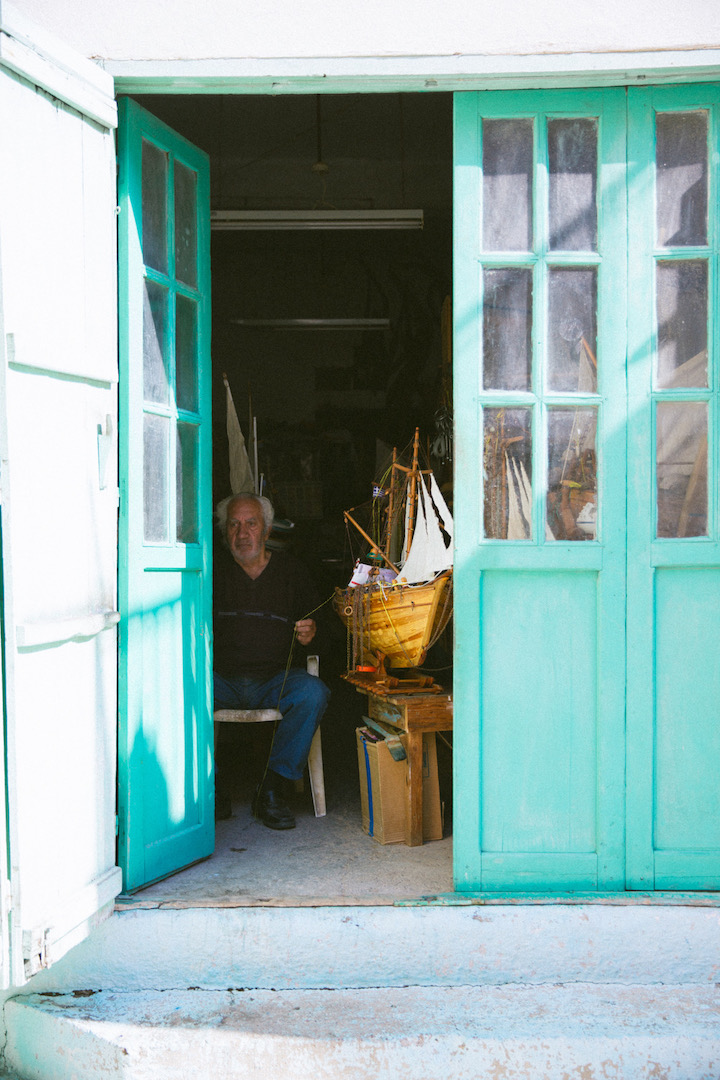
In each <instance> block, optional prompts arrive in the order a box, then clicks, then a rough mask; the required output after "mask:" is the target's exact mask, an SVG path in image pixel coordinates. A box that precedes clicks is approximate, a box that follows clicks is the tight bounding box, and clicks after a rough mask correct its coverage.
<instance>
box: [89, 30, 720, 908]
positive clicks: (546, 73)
mask: <svg viewBox="0 0 720 1080" xmlns="http://www.w3.org/2000/svg"><path fill="white" fill-rule="evenodd" d="M670 56H672V58H673V59H674V60H676V61H677V64H676V65H673V66H670V65H669V63H668V61H669V59H670ZM386 59H387V58H386ZM546 59H547V61H548V63H547V65H546V66H545V67H544V69H543V71H542V72H540V73H538V70H537V58H533V57H532V56H531V57H528V58H517V57H514V58H513V70H512V73H511V74H510V75H508V73H507V60H506V58H498V60H497V61H493V60H492V58H491V62H490V64H488V62H487V61H488V58H486V57H482V58H470V60H467V58H465V59H464V67H465V70H464V72H463V74H458V73H457V72H456V71H454V70H452V68H453V63H451V62H449V61H448V58H446V57H437V58H430V59H429V60H427V59H422V60H418V59H415V58H412V57H410V58H400V59H398V58H392V59H390V60H388V63H387V65H386V64H384V63H383V64H382V65H381V66H384V67H385V71H384V72H382V73H378V63H379V61H377V60H375V59H374V60H373V62H372V63H368V64H367V68H366V70H362V69H363V65H364V62H360V63H358V62H357V61H355V60H352V59H348V58H335V59H333V60H331V61H328V63H327V64H324V67H325V68H327V69H328V70H327V71H326V72H325V73H324V74H322V75H317V74H316V73H315V72H316V70H317V62H316V61H308V60H304V59H297V60H292V61H289V62H287V63H286V64H283V65H282V67H283V71H282V72H281V71H280V67H281V65H280V62H279V61H277V60H266V61H262V62H257V61H242V60H238V61H215V60H204V61H196V62H193V64H192V71H191V72H190V73H188V70H187V64H186V63H185V62H183V61H108V62H107V63H106V68H107V70H108V71H109V72H110V73H112V74H113V75H114V77H115V84H116V92H117V93H118V94H129V95H141V94H142V95H150V94H173V95H180V96H193V95H196V94H243V95H249V96H253V95H262V94H267V93H272V94H273V95H285V94H287V95H295V94H302V95H312V94H320V93H322V94H338V93H435V92H448V93H457V92H460V91H465V90H499V89H503V90H505V89H508V90H510V89H533V90H538V91H543V90H555V89H558V88H567V89H578V90H579V89H584V88H588V89H590V90H591V91H593V90H600V89H602V88H604V87H632V86H650V85H653V84H661V83H662V84H665V83H671V84H674V83H678V84H683V83H687V82H688V81H692V82H693V83H697V84H701V83H710V82H718V81H720V50H712V51H710V52H708V51H707V50H705V51H700V50H698V51H696V52H693V53H677V54H670V55H669V54H660V53H658V54H646V53H640V52H630V53H628V54H627V55H626V56H625V57H624V61H625V63H624V64H623V66H622V68H619V67H618V58H617V55H616V54H604V55H603V54H599V55H598V56H597V57H596V58H595V60H596V63H595V65H594V68H593V72H592V73H591V74H588V73H587V72H585V71H582V72H580V73H579V72H578V71H577V69H576V68H575V67H574V66H573V64H572V63H570V64H568V60H567V57H551V58H546ZM428 71H432V75H431V76H429V75H428ZM179 75H182V79H178V76H179ZM455 228H456V225H454V226H453V229H454V230H455ZM454 265H455V264H454ZM470 404H471V403H468V405H470ZM462 473H463V469H462V467H461V463H458V462H457V459H456V476H458V477H459V476H461V475H462ZM466 599H467V598H466V597H463V596H462V595H461V591H460V590H458V591H457V593H456V605H458V606H460V605H463V604H464V603H465V602H466ZM460 610H462V607H460ZM473 643H474V644H475V645H477V643H478V642H477V640H475V639H474V638H472V637H468V638H466V639H465V640H464V641H463V643H462V644H461V645H457V644H456V656H457V657H458V660H459V661H461V660H462V657H463V656H466V655H467V654H468V652H471V653H472V651H473V650H472V645H473ZM474 655H475V656H477V655H478V653H477V649H476V650H475V652H474ZM458 707H459V709H460V710H462V711H467V709H468V705H467V703H466V702H463V703H462V704H461V705H459V706H458ZM476 741H477V732H476ZM469 745H471V746H474V748H475V749H476V750H478V749H479V741H478V742H477V745H475V744H474V743H472V741H471V742H470V743H469ZM611 888H616V889H618V893H619V895H623V894H625V895H628V893H627V891H626V890H627V885H625V887H623V885H622V884H620V883H617V884H616V885H614V886H611ZM463 895H467V893H465V894H463Z"/></svg>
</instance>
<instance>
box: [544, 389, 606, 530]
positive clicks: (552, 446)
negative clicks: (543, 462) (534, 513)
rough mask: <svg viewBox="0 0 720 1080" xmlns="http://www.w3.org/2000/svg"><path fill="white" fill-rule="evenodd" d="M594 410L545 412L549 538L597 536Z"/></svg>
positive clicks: (595, 425)
mask: <svg viewBox="0 0 720 1080" xmlns="http://www.w3.org/2000/svg"><path fill="white" fill-rule="evenodd" d="M596 438H597V409H594V408H582V409H551V410H550V411H549V413H548V490H547V529H546V538H547V539H548V540H573V541H574V540H595V539H596V538H597V512H598V506H597V447H596Z"/></svg>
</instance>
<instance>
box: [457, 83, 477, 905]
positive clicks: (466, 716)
mask: <svg viewBox="0 0 720 1080" xmlns="http://www.w3.org/2000/svg"><path fill="white" fill-rule="evenodd" d="M454 123H455V135H454V138H455V148H454V181H453V182H454V191H453V215H454V216H453V248H454V250H453V277H454V295H453V368H454V377H453V387H454V399H455V400H454V415H455V444H454V449H455V463H454V471H455V485H456V487H455V490H456V492H457V491H459V490H462V491H463V492H464V493H466V494H465V496H464V497H463V498H462V499H456V500H455V508H454V524H455V535H454V543H455V556H454V565H455V569H454V574H455V590H454V608H455V612H454V621H455V663H454V690H453V697H454V701H455V702H457V708H456V709H455V716H454V718H453V723H454V730H455V737H454V745H455V748H456V750H455V753H454V754H453V790H454V791H455V792H463V791H466V792H467V791H470V792H477V790H478V787H479V776H480V772H481V769H482V761H481V745H482V744H481V738H480V734H481V732H480V679H479V678H478V671H477V669H478V658H479V656H480V618H481V617H482V613H481V612H480V613H479V616H478V614H477V613H478V608H479V605H480V602H481V586H482V577H481V575H480V574H479V573H478V569H477V566H476V563H477V561H478V560H477V555H478V552H477V545H476V543H475V537H476V536H477V535H478V532H479V530H480V527H481V523H482V505H483V504H482V498H483V492H482V459H481V448H482V440H481V439H480V438H478V435H477V432H478V424H479V423H480V407H479V390H480V354H481V341H480V335H481V327H482V319H481V289H480V287H481V278H480V266H479V263H478V260H477V258H476V257H475V252H476V250H477V248H478V246H479V243H480V222H481V216H480V215H481V191H480V170H479V169H478V167H477V166H478V161H479V160H480V117H479V112H478V100H477V95H475V94H456V95H455V116H454ZM469 238H472V239H470V240H469ZM459 627H462V628H463V629H462V632H458V629H459ZM459 748H462V753H460V752H458V751H459ZM453 817H454V822H453V837H454V840H453V844H454V846H453V875H454V882H455V888H456V889H457V890H459V891H465V890H475V889H481V888H482V880H481V877H480V876H479V875H478V870H477V868H478V865H479V850H478V847H479V837H480V835H481V827H482V821H481V803H480V799H479V798H472V799H464V800H460V799H457V798H456V800H455V804H454V809H453Z"/></svg>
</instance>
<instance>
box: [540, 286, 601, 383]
mask: <svg viewBox="0 0 720 1080" xmlns="http://www.w3.org/2000/svg"><path fill="white" fill-rule="evenodd" d="M548 277H549V280H548V303H549V311H548V386H549V388H550V389H551V390H558V391H568V390H579V391H584V392H586V393H594V392H595V391H596V390H597V359H596V353H597V271H596V269H595V267H592V266H590V267H582V266H581V267H568V268H562V269H558V268H557V267H555V268H552V269H551V270H550V272H549V276H548Z"/></svg>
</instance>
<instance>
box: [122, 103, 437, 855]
mask: <svg viewBox="0 0 720 1080" xmlns="http://www.w3.org/2000/svg"><path fill="white" fill-rule="evenodd" d="M138 100H139V102H140V103H141V104H142V105H143V106H144V107H145V108H146V109H148V111H149V112H151V113H153V115H155V116H157V117H158V118H160V119H161V120H163V121H165V122H166V123H167V124H168V125H169V126H170V127H171V128H173V129H174V130H175V131H177V132H179V133H180V134H182V135H184V136H185V137H186V138H187V139H188V140H189V141H190V142H192V143H193V144H194V145H196V146H199V147H200V148H201V149H203V150H204V151H205V152H206V153H207V154H208V155H209V157H210V175H211V209H212V210H382V209H391V210H398V209H419V210H422V211H423V213H424V226H423V228H422V230H413V231H404V230H403V231H387V230H377V229H374V230H362V231H355V230H342V231H275V230H273V231H237V232H229V231H213V232H212V253H211V255H212V310H213V327H212V335H213V336H212V354H213V457H214V462H213V498H214V501H215V502H217V501H218V500H219V499H221V498H223V497H224V496H225V495H227V494H229V492H230V488H229V474H228V456H227V455H228V450H227V438H226V433H225V388H224V384H223V379H222V375H223V373H226V374H227V378H228V381H229V383H230V386H231V389H232V393H233V397H234V401H235V405H236V408H237V413H238V416H239V418H240V423H241V425H242V428H243V432H244V435H245V438H246V440H247V441H248V443H251V431H250V430H249V429H250V424H249V417H250V416H251V415H252V416H254V417H256V422H257V433H258V458H259V471H260V472H261V473H262V474H263V477H264V483H265V488H264V493H265V494H267V495H268V496H269V497H270V498H271V499H272V501H273V503H274V504H275V508H276V515H277V516H278V517H280V518H285V519H289V520H291V521H292V522H293V523H294V528H293V529H292V531H291V532H290V533H289V534H287V533H286V534H283V535H282V536H277V537H276V542H277V543H282V544H290V545H291V546H292V548H293V550H294V551H295V553H296V554H297V555H298V556H299V557H300V558H301V559H302V560H303V561H304V562H305V563H306V564H307V566H308V568H309V570H310V572H311V574H312V575H313V577H314V578H315V581H316V584H317V588H318V591H319V594H320V596H321V597H322V598H323V599H325V598H329V597H330V596H331V594H332V590H333V588H334V586H335V585H343V586H344V585H346V584H347V582H348V580H349V577H350V573H351V570H352V564H353V561H354V559H355V558H356V557H357V556H358V555H359V554H361V549H360V548H358V543H357V540H356V538H355V537H353V538H352V542H351V540H350V538H349V537H348V535H347V531H346V526H345V524H344V521H343V513H342V511H343V509H346V508H350V507H355V506H357V505H358V504H361V503H364V502H366V501H368V500H369V499H370V497H371V492H372V483H373V480H374V479H375V478H376V470H377V468H378V467H379V466H380V465H381V464H382V463H383V461H384V459H386V457H387V455H388V454H389V453H390V452H391V450H392V447H393V446H397V447H399V448H404V447H406V446H407V445H408V444H409V443H410V442H411V440H412V438H413V434H414V431H415V428H416V427H419V429H420V433H421V440H422V444H423V446H424V447H426V448H427V449H428V450H431V449H432V447H433V446H435V448H436V449H437V448H438V447H439V445H440V443H439V442H438V441H437V440H438V436H439V434H440V433H441V432H442V431H445V432H447V431H448V430H450V431H451V430H452V414H451V381H452V380H451V371H450V368H449V365H448V362H447V360H448V358H447V355H446V362H445V366H444V367H443V351H442V337H441V325H442V309H443V304H444V303H445V304H446V305H447V304H449V296H450V293H451V282H452V98H451V95H448V94H430V93H429V94H392V95H391V94H362V95H361V94H357V95H355V94H350V95H328V96H317V95H307V96H306V95H294V96H278V97H271V96H244V95H238V96H235V95H225V96H214V95H193V96H184V95H171V96H159V95H153V96H145V97H140V98H138ZM368 318H372V319H378V320H387V325H385V326H383V328H381V329H362V328H358V327H348V328H342V329H337V328H327V327H319V328H297V327H293V328H281V327H277V326H273V325H272V322H273V321H276V320H283V319H321V320H322V319H350V320H352V319H368ZM248 322H251V323H253V325H247V323H248ZM258 324H261V325H258ZM268 324H269V325H268ZM431 463H432V466H433V468H434V470H435V473H436V477H437V479H438V480H439V482H440V483H441V485H442V486H443V488H444V490H445V492H446V497H451V495H452V460H451V453H447V452H441V453H440V454H439V455H438V454H436V455H435V456H433V457H432V460H431ZM321 617H322V621H323V622H324V624H325V625H324V628H323V629H324V633H323V635H322V647H321V649H320V650H319V651H320V654H321V676H322V677H323V678H324V680H325V681H326V682H327V683H328V685H329V686H330V688H331V690H332V695H333V696H332V699H331V705H330V708H329V711H328V714H327V717H326V720H325V721H324V722H323V741H324V755H325V759H326V769H325V772H326V785H327V793H328V811H329V812H330V813H331V812H332V808H333V799H339V798H344V797H351V798H352V797H356V792H357V757H356V752H355V738H354V730H355V727H356V726H357V723H358V721H359V718H360V716H361V714H362V707H363V703H364V702H365V698H364V697H363V696H362V695H359V694H358V693H357V692H356V691H355V689H354V688H353V687H352V686H349V685H347V684H346V683H344V682H343V681H342V679H341V678H340V676H341V674H342V672H343V671H344V670H345V667H346V655H347V651H346V631H345V628H344V627H343V626H342V624H341V623H340V620H339V619H338V618H337V616H335V614H334V613H333V611H332V609H331V607H330V605H329V604H327V605H326V606H325V608H324V609H323V612H322V613H321ZM451 640H452V632H451V628H450V629H449V630H448V631H446V633H445V635H444V638H443V639H441V641H440V642H439V643H438V645H437V646H436V647H435V649H434V650H433V651H432V652H431V654H430V655H429V657H428V661H427V668H428V669H429V670H433V671H434V672H435V673H436V674H435V678H436V680H437V681H438V682H440V683H442V684H443V685H447V686H449V685H450V682H451V675H452V673H451V668H450V665H451V660H452V653H451V646H450V644H449V643H450V642H451ZM223 727H224V728H227V727H228V725H223ZM232 729H233V730H230V731H224V732H223V736H224V741H223V745H221V746H220V748H219V750H218V767H219V768H220V769H225V770H227V771H228V773H229V774H230V775H232V777H233V783H234V785H235V794H236V796H237V797H238V798H243V799H245V798H249V793H250V791H251V789H252V785H253V784H254V782H255V778H256V775H257V772H258V770H259V769H261V768H262V762H263V757H264V753H265V741H266V739H267V737H268V735H267V731H266V729H265V726H264V725H253V726H242V727H241V726H236V725H232ZM450 757H451V755H450V751H449V749H448V747H447V746H446V745H445V744H444V742H443V740H439V741H438V759H439V768H440V780H441V796H442V798H443V800H444V801H445V803H446V814H445V821H446V834H447V832H448V831H449V829H450V821H451V817H450V814H449V813H448V810H449V805H450V797H451V792H450V782H451V780H450V764H451V762H450Z"/></svg>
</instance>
